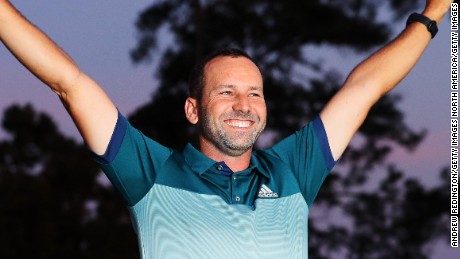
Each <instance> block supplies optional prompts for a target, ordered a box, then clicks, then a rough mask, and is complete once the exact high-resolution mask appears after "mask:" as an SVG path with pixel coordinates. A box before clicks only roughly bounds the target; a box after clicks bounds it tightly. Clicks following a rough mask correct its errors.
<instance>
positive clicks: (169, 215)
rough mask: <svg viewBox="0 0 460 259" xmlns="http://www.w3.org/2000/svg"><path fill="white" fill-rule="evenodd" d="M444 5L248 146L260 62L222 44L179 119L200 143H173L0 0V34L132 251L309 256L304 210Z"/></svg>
mask: <svg viewBox="0 0 460 259" xmlns="http://www.w3.org/2000/svg"><path fill="white" fill-rule="evenodd" d="M451 3H452V1H451V0H427V3H426V7H425V9H424V11H423V13H422V14H412V15H411V16H410V17H409V19H408V22H407V24H408V25H407V28H406V29H405V30H404V31H403V32H402V33H401V34H400V35H399V36H398V37H397V38H396V39H395V40H393V41H392V42H391V43H389V44H388V45H386V46H385V47H383V48H382V49H380V50H378V51H377V52H376V53H374V54H373V55H372V56H370V57H369V58H368V59H366V60H365V61H363V62H362V63H361V64H360V65H358V66H357V67H356V68H355V69H354V70H353V72H352V73H351V74H350V76H349V77H348V78H347V80H346V82H345V83H344V85H343V87H342V88H341V89H340V90H339V91H338V92H337V94H336V95H335V96H334V97H333V98H332V99H331V100H330V101H329V102H328V104H327V105H326V106H325V107H324V109H323V110H322V111H321V113H320V114H319V115H318V116H317V117H316V118H315V119H314V120H313V121H312V122H309V123H308V124H307V125H305V126H304V127H303V128H301V129H299V130H298V131H297V132H295V133H293V134H292V135H290V136H288V137H287V138H285V139H283V140H282V141H280V142H279V143H277V144H275V145H274V146H273V147H271V148H269V149H267V150H253V146H254V143H255V141H256V140H257V138H258V137H259V135H260V134H261V132H262V131H263V129H264V127H265V124H266V120H267V114H266V113H267V112H266V105H265V99H264V94H263V79H262V76H261V73H260V71H259V68H258V67H257V65H256V64H255V63H254V62H253V61H252V60H251V58H250V57H249V56H248V55H247V54H246V53H245V52H243V51H240V50H236V49H224V50H221V51H218V52H216V53H213V54H211V55H210V56H208V57H207V58H206V59H205V60H204V61H203V62H202V63H200V64H199V65H197V67H196V68H195V70H194V71H193V73H192V78H191V82H190V97H189V98H187V100H186V101H185V107H184V109H185V115H186V117H187V119H188V120H189V121H190V123H193V124H197V126H198V128H199V146H198V147H194V146H192V145H191V144H188V145H187V146H186V147H185V148H184V150H172V149H170V148H167V147H165V146H162V145H161V144H159V143H158V142H156V141H155V140H152V139H149V138H147V137H146V136H145V135H143V134H142V133H141V132H140V131H138V130H136V129H135V128H133V127H132V126H131V124H130V123H129V122H128V121H127V120H126V119H125V117H123V115H121V114H120V113H119V112H118V111H117V109H116V107H115V105H114V104H113V103H112V102H111V100H110V99H109V98H108V97H107V95H106V94H105V93H104V91H103V90H102V89H101V88H100V87H99V85H98V84H97V83H96V82H94V81H93V80H92V79H91V78H89V77H88V76H87V75H86V74H84V73H83V72H82V71H81V70H80V69H79V68H78V67H77V66H76V64H75V63H74V62H73V61H72V60H71V59H70V57H68V56H67V55H66V54H65V52H64V51H62V50H61V49H60V48H59V47H58V46H56V45H55V44H54V43H53V42H52V41H51V40H50V39H49V38H48V37H46V35H45V34H43V33H42V32H41V31H40V30H38V29H37V28H36V27H35V26H33V25H32V24H31V23H29V22H28V21H27V20H26V19H25V18H23V17H22V16H21V15H20V14H19V12H17V11H16V10H15V9H14V8H13V6H12V5H11V4H10V3H9V2H8V1H6V0H0V40H1V41H2V42H3V43H4V44H5V45H6V47H7V48H8V49H9V50H10V51H11V52H12V53H13V54H14V55H15V56H16V57H17V58H18V60H19V61H20V62H21V63H23V64H24V65H25V66H26V67H27V68H28V69H29V70H30V71H31V72H32V73H34V74H35V75H36V76H37V77H38V78H39V79H40V80H42V81H43V82H44V83H46V84H47V85H48V86H49V87H50V88H51V89H52V90H53V91H54V92H55V93H56V94H57V95H58V96H59V98H60V99H61V100H62V102H63V104H64V106H65V107H66V109H67V110H68V111H69V114H70V115H71V116H72V118H73V119H74V121H75V123H76V125H77V127H78V129H79V130H80V133H81V135H82V136H83V139H84V140H85V143H86V144H87V145H88V147H89V148H90V149H91V150H92V151H93V152H94V154H95V159H96V161H97V162H98V163H99V164H100V166H101V168H102V169H103V170H104V172H105V173H106V174H107V176H108V177H109V179H110V180H111V182H112V184H113V185H114V186H115V187H116V188H117V189H118V190H119V191H120V193H121V194H122V196H123V198H124V200H125V202H126V204H127V205H128V206H129V209H130V211H131V215H132V220H133V222H134V226H135V231H136V233H137V235H138V238H139V248H140V253H141V256H142V258H200V259H202V258H244V259H247V258H308V242H307V239H308V213H309V209H310V207H311V205H312V204H313V201H314V199H315V197H316V195H317V193H318V190H319V188H320V187H321V185H322V183H323V181H324V179H325V178H326V176H327V174H328V173H329V172H330V170H331V169H332V167H333V166H334V164H335V161H336V160H337V159H338V158H339V157H340V156H341V154H342V152H343V151H344V150H345V148H346V146H347V145H348V143H349V142H350V140H351V138H352V137H353V135H354V134H355V132H356V131H357V130H358V128H359V127H360V125H361V124H362V122H363V121H364V119H365V117H366V115H367V113H368V111H369V109H370V108H371V106H372V105H373V104H374V103H375V102H377V100H378V99H379V98H380V97H381V96H382V95H384V94H385V93H387V92H388V91H390V90H391V89H392V88H394V87H395V86H396V85H397V84H398V82H399V81H400V80H402V79H403V78H404V77H405V76H406V75H407V74H408V73H409V72H410V70H411V69H412V67H413V66H414V65H415V64H416V62H417V60H418V59H419V57H420V56H421V55H422V53H423V51H424V49H425V48H426V46H427V45H428V43H429V42H430V40H431V38H433V37H434V36H435V34H436V32H437V29H436V24H437V23H439V22H440V21H441V19H442V17H443V16H444V15H445V13H446V12H447V11H448V10H449V7H450V4H451Z"/></svg>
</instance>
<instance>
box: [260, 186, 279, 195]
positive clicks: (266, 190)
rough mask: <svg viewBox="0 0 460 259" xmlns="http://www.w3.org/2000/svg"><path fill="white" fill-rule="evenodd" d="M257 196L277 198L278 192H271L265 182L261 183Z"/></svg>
mask: <svg viewBox="0 0 460 259" xmlns="http://www.w3.org/2000/svg"><path fill="white" fill-rule="evenodd" d="M258 197H259V198H278V193H276V192H273V191H272V190H270V188H268V187H267V186H266V185H265V184H262V187H260V191H259V195H258Z"/></svg>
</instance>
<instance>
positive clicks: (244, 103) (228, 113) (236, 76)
mask: <svg viewBox="0 0 460 259" xmlns="http://www.w3.org/2000/svg"><path fill="white" fill-rule="evenodd" d="M266 117H267V110H266V106H265V99H264V95H263V80H262V76H261V74H260V71H259V69H258V68H257V66H256V65H255V64H254V63H253V62H252V61H250V60H249V59H247V58H245V57H238V58H232V57H217V58H215V59H213V60H211V61H210V62H209V63H208V64H207V65H206V67H205V84H204V88H203V95H202V98H201V102H200V103H199V120H198V125H199V127H200V131H201V136H200V137H201V138H202V140H203V141H205V142H206V143H207V144H211V145H212V146H214V147H216V148H217V149H219V150H220V151H221V152H223V153H224V154H226V155H230V156H240V155H242V154H243V153H245V152H246V151H248V150H250V149H251V148H252V147H253V145H254V143H255V141H256V140H257V138H258V137H259V135H260V134H261V133H262V131H263V129H264V128H265V124H266V119H267V118H266Z"/></svg>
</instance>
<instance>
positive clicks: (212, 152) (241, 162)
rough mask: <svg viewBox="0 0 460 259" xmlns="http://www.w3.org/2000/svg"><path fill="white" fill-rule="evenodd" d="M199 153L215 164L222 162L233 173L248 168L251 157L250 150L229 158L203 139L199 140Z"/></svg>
mask: <svg viewBox="0 0 460 259" xmlns="http://www.w3.org/2000/svg"><path fill="white" fill-rule="evenodd" d="M200 151H201V153H203V154H204V155H205V156H207V157H209V158H211V159H213V160H215V161H217V162H220V161H224V162H225V164H226V165H227V166H228V167H230V169H232V171H233V172H238V171H242V170H245V169H247V168H248V167H249V163H250V161H251V155H252V148H251V149H250V150H248V151H246V152H244V153H243V154H242V155H240V156H230V155H228V154H225V153H224V152H222V151H221V150H220V149H218V148H217V147H216V146H215V145H213V144H211V143H209V142H208V141H206V140H205V139H200Z"/></svg>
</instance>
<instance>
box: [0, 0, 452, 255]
mask: <svg viewBox="0 0 460 259" xmlns="http://www.w3.org/2000/svg"><path fill="white" fill-rule="evenodd" d="M11 2H12V3H13V4H14V5H15V6H16V7H17V8H18V9H19V10H20V11H21V12H22V13H23V14H24V15H25V16H26V17H28V18H29V20H31V21H32V22H33V23H34V24H36V25H38V26H39V27H40V28H41V29H42V30H43V31H45V32H46V33H47V34H48V35H49V36H50V37H51V38H52V39H53V40H54V41H55V42H57V43H58V44H59V45H60V46H61V47H62V48H63V49H64V50H65V51H66V52H67V53H68V54H69V55H70V56H72V57H73V59H74V60H75V61H76V62H77V63H78V64H79V66H80V67H81V68H82V70H84V71H85V72H86V73H87V74H89V75H90V76H91V77H92V78H94V79H95V80H96V81H97V82H98V83H99V84H100V85H101V86H102V87H103V88H104V89H105V90H106V92H107V93H108V94H109V96H110V97H111V98H112V100H113V101H114V102H115V104H116V105H117V107H118V108H119V110H120V111H121V112H122V113H123V114H125V115H129V114H131V113H132V112H133V111H134V110H135V109H136V108H137V107H139V106H140V105H141V104H143V103H146V102H148V101H149V100H150V97H151V95H152V93H153V91H154V89H155V80H154V78H153V74H154V67H153V66H152V65H151V64H148V65H144V64H140V65H134V64H133V63H132V62H131V60H130V56H129V51H130V50H131V49H133V48H134V47H135V45H136V31H135V25H134V22H135V20H136V18H137V16H138V15H139V13H140V11H142V10H144V9H145V8H146V7H147V6H149V4H150V3H152V0H137V1H122V0H99V1H89V0H81V1H63V0H43V1H26V0H16V1H11ZM414 11H420V10H414ZM382 17H385V15H383V16H382ZM404 23H405V17H404V18H402V19H400V20H398V21H395V22H394V27H393V28H394V30H393V32H395V33H397V32H399V31H401V30H402V29H403V28H404ZM449 25H450V21H449V20H448V19H447V17H446V18H445V19H444V21H443V23H442V24H441V25H440V26H439V33H438V35H437V36H436V38H435V39H434V40H433V41H432V43H431V44H430V46H429V47H428V49H427V51H426V53H425V55H424V56H423V57H422V59H421V60H420V61H419V63H418V64H417V66H416V68H415V69H414V70H413V71H412V72H411V74H410V75H409V76H408V77H407V78H406V79H405V80H404V81H403V82H401V83H400V85H399V86H398V88H397V89H396V90H395V92H397V93H399V94H400V95H401V96H402V97H403V100H402V101H401V102H400V104H399V107H400V108H401V109H402V110H403V111H404V113H405V116H406V121H407V122H408V124H409V125H411V126H412V128H413V129H416V130H421V129H427V130H428V135H427V136H426V138H425V140H424V141H423V142H422V143H421V144H420V146H419V147H418V148H417V149H416V150H415V151H414V152H412V153H409V152H408V151H405V150H396V151H394V152H393V153H392V155H391V157H390V158H389V159H390V160H391V161H392V162H394V163H395V164H396V165H397V166H398V168H400V169H401V170H402V171H404V172H405V173H406V174H407V176H411V177H417V178H418V179H419V180H420V181H421V182H422V183H424V184H426V185H427V186H433V184H437V183H439V180H438V178H439V177H438V176H439V171H440V169H441V168H442V167H445V166H448V165H449V158H450V155H449V151H450V139H449V135H450V70H449V68H450V27H449ZM307 50H308V52H307V55H308V57H309V58H311V59H313V60H320V61H322V62H323V64H324V65H325V66H326V67H329V68H335V69H337V70H338V71H339V72H340V73H342V75H343V76H344V77H345V76H346V74H348V72H350V71H351V70H352V69H353V67H354V66H355V65H357V64H358V63H359V61H360V60H362V59H363V58H365V57H366V56H367V55H368V53H367V54H362V53H361V54H359V55H358V54H356V53H355V52H353V51H349V50H347V49H343V48H342V49H339V50H336V49H331V48H330V46H310V47H308V48H307ZM310 50H311V51H310ZM15 103H19V104H25V103H32V104H33V106H34V107H35V108H36V109H37V110H39V111H44V112H46V113H48V114H50V115H51V116H52V117H53V118H54V119H55V120H56V122H57V123H58V125H59V128H60V129H61V130H62V131H63V132H64V133H65V134H66V135H70V136H74V137H75V138H76V139H78V140H81V138H80V137H79V135H78V132H77V130H76V129H75V127H74V125H73V123H72V121H71V120H70V118H69V117H68V115H67V113H66V111H65V110H64V108H63V107H62V105H61V103H60V102H59V100H58V98H57V97H56V96H55V95H54V94H53V93H52V92H51V91H50V90H48V89H47V88H46V87H45V86H44V85H43V84H42V83H41V82H39V81H38V80H37V79H36V78H35V77H33V76H32V75H31V74H29V73H28V72H27V71H26V70H25V69H24V68H23V67H22V66H21V65H20V64H19V63H18V62H17V61H16V60H15V59H14V58H13V56H12V55H11V54H9V53H8V52H7V51H6V49H5V48H4V47H3V46H1V47H0V111H1V113H3V110H4V109H5V108H6V107H8V106H10V105H12V104H15ZM1 118H2V114H0V119H1ZM152 119H155V118H152ZM4 137H5V134H4V133H3V132H0V138H4ZM446 209H447V208H446ZM446 235H448V233H446ZM457 251H459V250H458V249H457V250H456V251H454V250H453V249H449V251H448V253H447V254H444V253H442V254H443V256H444V258H453V257H450V256H454V254H455V255H460V251H459V252H457Z"/></svg>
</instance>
